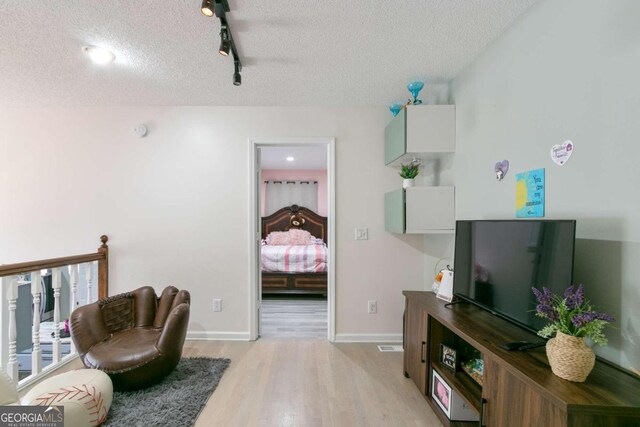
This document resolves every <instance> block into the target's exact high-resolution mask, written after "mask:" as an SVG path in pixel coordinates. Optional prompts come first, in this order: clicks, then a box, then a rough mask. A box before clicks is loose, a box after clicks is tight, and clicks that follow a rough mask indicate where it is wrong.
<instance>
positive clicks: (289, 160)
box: [287, 156, 295, 162]
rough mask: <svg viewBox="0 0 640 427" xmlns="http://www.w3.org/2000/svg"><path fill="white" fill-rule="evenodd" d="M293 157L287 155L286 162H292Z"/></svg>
mask: <svg viewBox="0 0 640 427" xmlns="http://www.w3.org/2000/svg"><path fill="white" fill-rule="evenodd" d="M294 160H295V159H294V158H293V157H291V156H289V157H287V162H293V161H294Z"/></svg>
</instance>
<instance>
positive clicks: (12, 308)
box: [4, 276, 19, 383]
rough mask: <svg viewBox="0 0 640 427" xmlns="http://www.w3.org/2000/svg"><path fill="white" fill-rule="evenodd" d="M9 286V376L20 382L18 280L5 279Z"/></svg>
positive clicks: (12, 278) (14, 278) (13, 278)
mask: <svg viewBox="0 0 640 427" xmlns="http://www.w3.org/2000/svg"><path fill="white" fill-rule="evenodd" d="M4 280H5V283H6V284H7V301H8V302H9V361H8V363H7V374H9V376H10V377H11V379H12V380H13V381H15V382H16V383H17V382H18V379H19V378H18V357H17V355H16V339H17V336H18V334H17V332H16V301H17V300H18V278H17V277H15V276H13V277H5V278H4Z"/></svg>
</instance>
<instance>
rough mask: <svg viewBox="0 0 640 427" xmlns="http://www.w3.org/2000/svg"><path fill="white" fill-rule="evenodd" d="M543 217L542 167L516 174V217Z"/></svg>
mask: <svg viewBox="0 0 640 427" xmlns="http://www.w3.org/2000/svg"><path fill="white" fill-rule="evenodd" d="M541 217H544V169H535V170H530V171H527V172H522V173H518V174H516V218H541Z"/></svg>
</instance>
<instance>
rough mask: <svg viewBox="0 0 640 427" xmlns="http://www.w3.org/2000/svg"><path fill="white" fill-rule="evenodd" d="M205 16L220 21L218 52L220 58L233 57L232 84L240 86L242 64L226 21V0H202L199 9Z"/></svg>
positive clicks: (227, 10) (227, 4)
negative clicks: (213, 17) (214, 17)
mask: <svg viewBox="0 0 640 427" xmlns="http://www.w3.org/2000/svg"><path fill="white" fill-rule="evenodd" d="M200 10H201V11H202V14H203V15H205V16H214V15H215V16H216V17H217V18H218V19H220V28H221V29H220V48H219V49H218V52H220V55H222V56H229V53H231V55H232V56H233V65H234V73H233V84H234V86H240V85H241V84H242V76H240V72H241V71H242V62H241V61H240V55H238V49H236V44H235V43H234V41H233V34H232V33H231V28H230V27H229V22H228V21H227V12H229V3H228V2H227V0H203V1H202V8H201V9H200Z"/></svg>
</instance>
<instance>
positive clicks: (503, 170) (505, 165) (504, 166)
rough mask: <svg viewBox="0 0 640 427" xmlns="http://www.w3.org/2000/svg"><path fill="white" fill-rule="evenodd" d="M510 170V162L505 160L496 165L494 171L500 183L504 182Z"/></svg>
mask: <svg viewBox="0 0 640 427" xmlns="http://www.w3.org/2000/svg"><path fill="white" fill-rule="evenodd" d="M508 170H509V160H503V161H501V162H498V163H496V165H495V167H494V171H495V173H496V179H497V180H498V181H502V180H503V179H504V177H505V176H506V175H507V171H508Z"/></svg>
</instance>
